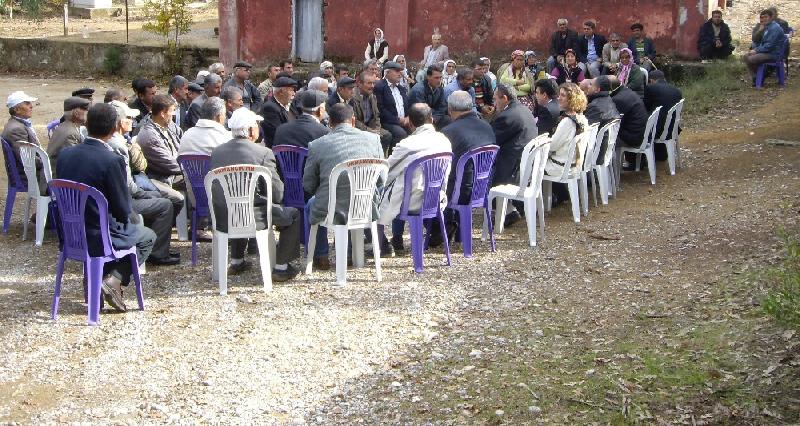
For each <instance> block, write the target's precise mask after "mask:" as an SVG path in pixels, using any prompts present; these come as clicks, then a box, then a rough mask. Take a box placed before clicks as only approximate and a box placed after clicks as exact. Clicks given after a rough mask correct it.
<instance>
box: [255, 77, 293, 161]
mask: <svg viewBox="0 0 800 426" xmlns="http://www.w3.org/2000/svg"><path fill="white" fill-rule="evenodd" d="M295 87H297V82H296V81H295V80H292V79H291V78H289V77H278V79H277V80H275V83H273V84H272V97H271V98H269V100H267V101H266V102H264V104H263V106H262V107H261V116H263V117H264V121H262V122H261V129H262V130H263V131H264V134H263V135H262V138H263V141H264V144H265V145H266V146H267V147H272V146H273V145H274V142H275V131H276V130H277V129H278V126H280V125H281V124H284V123H288V122H289V121H292V120H294V119H295V117H296V114H295V110H294V109H293V108H292V100H293V99H294V90H295Z"/></svg>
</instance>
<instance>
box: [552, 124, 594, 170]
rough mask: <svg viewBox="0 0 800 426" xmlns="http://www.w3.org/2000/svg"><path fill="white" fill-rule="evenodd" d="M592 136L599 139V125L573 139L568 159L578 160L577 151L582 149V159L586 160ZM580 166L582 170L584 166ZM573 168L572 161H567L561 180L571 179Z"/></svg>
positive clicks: (584, 130)
mask: <svg viewBox="0 0 800 426" xmlns="http://www.w3.org/2000/svg"><path fill="white" fill-rule="evenodd" d="M590 136H591V137H593V138H597V123H595V124H592V125H591V126H589V127H587V128H585V129H583V133H581V134H579V135H575V137H574V138H572V142H570V144H569V151H568V152H567V158H572V159H574V158H576V156H575V151H576V150H578V149H580V150H581V158H583V159H585V158H586V148H587V147H588V145H589V142H588V141H589V139H590ZM581 142H583V143H581ZM580 166H581V168H582V167H583V164H581V165H580ZM572 167H573V165H572V161H567V162H566V163H564V168H563V169H562V171H561V178H560V180H561V181H562V182H563V181H566V180H567V179H569V175H570V173H571V172H572Z"/></svg>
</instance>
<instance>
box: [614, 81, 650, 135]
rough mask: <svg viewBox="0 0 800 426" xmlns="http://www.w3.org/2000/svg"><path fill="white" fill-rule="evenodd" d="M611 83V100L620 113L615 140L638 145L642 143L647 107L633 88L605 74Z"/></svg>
mask: <svg viewBox="0 0 800 426" xmlns="http://www.w3.org/2000/svg"><path fill="white" fill-rule="evenodd" d="M605 78H608V80H609V83H610V85H611V88H612V91H611V100H613V101H614V105H616V107H617V111H619V113H620V114H621V115H622V122H621V123H620V128H619V134H618V135H617V141H619V142H622V143H624V144H625V145H627V146H632V147H638V146H640V145H641V144H642V139H643V138H644V130H645V128H646V127H647V118H648V115H649V114H647V108H645V106H644V102H642V99H641V98H640V97H639V95H637V94H636V92H634V91H633V90H631V89H629V88H627V87H625V86H621V85H620V84H619V79H617V77H616V76H613V75H610V76H606V77H605Z"/></svg>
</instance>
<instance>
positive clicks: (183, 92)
mask: <svg viewBox="0 0 800 426" xmlns="http://www.w3.org/2000/svg"><path fill="white" fill-rule="evenodd" d="M168 90H169V95H170V96H172V99H173V100H174V101H175V103H176V104H178V107H177V108H175V116H174V117H173V118H172V120H173V121H174V122H175V124H177V125H178V127H180V128H181V130H185V129H187V128H188V126H186V114H187V113H188V109H189V103H188V99H189V80H187V79H186V78H185V77H184V76H182V75H176V76H174V77H172V78H171V79H170V80H169V86H168Z"/></svg>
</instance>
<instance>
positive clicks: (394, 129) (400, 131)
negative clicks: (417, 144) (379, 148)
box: [381, 123, 408, 153]
mask: <svg viewBox="0 0 800 426" xmlns="http://www.w3.org/2000/svg"><path fill="white" fill-rule="evenodd" d="M381 126H383V128H384V129H386V130H388V131H389V133H391V134H392V143H391V145H389V146H388V147H386V146H384V147H383V150H384V152H387V153H391V152H392V148H394V146H395V145H397V143H398V142H400V141H401V140H403V139H405V138H407V137H408V132H406V129H404V128H403V126H400V125H398V124H388V123H385V124H381Z"/></svg>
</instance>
